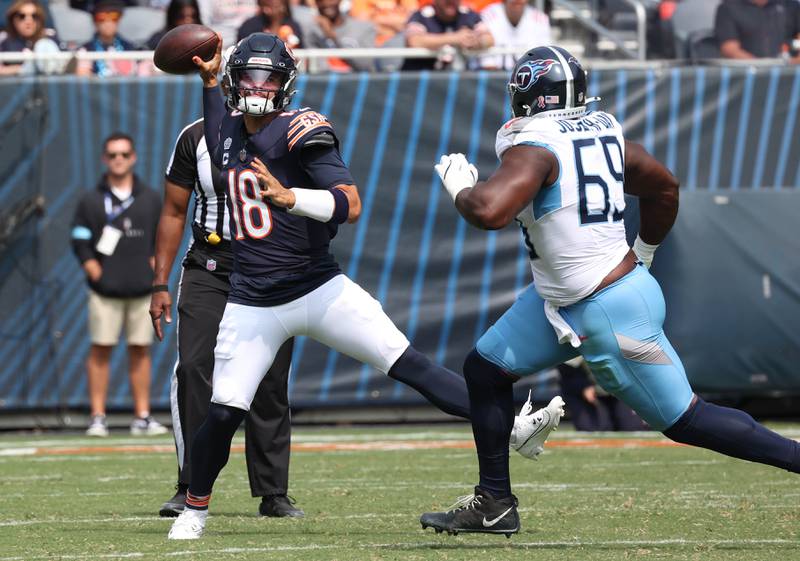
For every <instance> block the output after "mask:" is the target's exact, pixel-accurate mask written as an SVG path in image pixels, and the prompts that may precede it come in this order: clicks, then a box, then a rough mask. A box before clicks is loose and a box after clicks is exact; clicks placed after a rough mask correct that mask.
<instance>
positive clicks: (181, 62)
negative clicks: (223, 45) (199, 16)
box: [153, 23, 219, 74]
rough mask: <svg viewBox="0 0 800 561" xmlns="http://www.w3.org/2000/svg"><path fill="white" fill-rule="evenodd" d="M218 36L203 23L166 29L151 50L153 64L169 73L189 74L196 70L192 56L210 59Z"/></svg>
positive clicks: (215, 48)
mask: <svg viewBox="0 0 800 561" xmlns="http://www.w3.org/2000/svg"><path fill="white" fill-rule="evenodd" d="M218 41H219V37H217V34H216V33H215V32H214V30H213V29H211V28H208V27H206V26H205V25H198V24H196V23H187V24H185V25H179V26H178V27H176V28H174V29H171V30H170V31H168V32H167V33H166V34H165V35H164V36H163V37H162V38H161V40H160V41H159V42H158V45H156V50H155V52H153V62H154V63H155V65H156V66H157V67H158V68H160V69H161V70H163V71H164V72H167V73H169V74H191V73H192V72H196V71H197V66H196V65H195V63H193V62H192V57H194V56H199V57H200V58H202V59H203V60H211V58H213V56H214V53H215V52H216V50H217V42H218Z"/></svg>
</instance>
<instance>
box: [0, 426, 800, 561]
mask: <svg viewBox="0 0 800 561" xmlns="http://www.w3.org/2000/svg"><path fill="white" fill-rule="evenodd" d="M556 434H557V435H558V436H559V438H565V437H567V438H578V437H580V435H576V434H574V433H573V434H572V435H570V434H569V433H568V432H564V431H562V432H561V433H556ZM406 436H407V437H408V438H409V439H436V438H446V439H461V440H468V439H469V437H470V435H469V431H468V429H467V428H466V427H465V426H458V427H455V428H453V427H446V428H433V429H430V428H428V427H410V428H401V429H352V428H350V429H327V430H316V429H304V428H298V429H296V431H295V440H296V441H297V442H319V441H323V440H338V439H343V440H347V441H355V440H366V441H371V440H392V439H395V440H396V439H402V438H404V437H406ZM237 440H238V439H237ZM239 442H240V440H239ZM87 443H88V444H94V445H97V444H102V445H129V444H139V443H158V444H162V445H167V444H169V443H170V440H169V439H167V438H158V439H141V438H140V439H133V438H127V437H123V436H118V437H112V438H110V439H106V440H91V441H89V440H87V439H85V438H79V437H65V436H62V435H60V434H54V435H53V434H50V435H44V436H37V437H31V436H3V437H1V438H0V490H2V494H0V561H9V560H11V559H15V560H16V559H25V560H29V559H31V560H33V559H81V560H83V559H86V560H94V559H214V560H217V559H219V560H223V559H236V560H247V559H259V560H260V559H298V560H299V559H302V560H333V559H335V560H349V559H359V560H360V559H364V560H377V559H387V560H388V559H397V560H403V561H410V560H418V559H437V560H462V559H463V560H475V561H489V560H503V561H505V560H526V561H527V560H530V561H545V560H549V559H553V560H556V559H557V560H559V561H562V560H582V559H603V560H619V559H632V558H637V559H638V558H641V559H697V560H701V561H711V560H726V561H727V560H747V561H754V560H766V561H773V560H774V561H779V560H780V561H783V560H789V559H798V560H800V532H798V518H800V516H798V509H797V504H798V496H800V491H799V489H800V479H797V476H795V475H792V474H789V473H786V472H783V471H780V470H777V469H773V468H768V467H764V466H759V465H753V464H747V463H745V462H739V461H735V460H730V459H727V458H724V457H722V456H718V455H715V454H713V453H710V452H706V451H702V450H697V449H690V448H638V449H621V448H611V449H585V448H551V449H550V450H549V451H548V453H546V454H545V455H544V456H543V457H542V459H541V461H539V462H531V461H528V460H524V459H522V458H521V457H519V456H517V455H516V454H513V455H512V477H513V481H514V485H515V487H514V488H515V493H516V494H517V496H518V497H519V500H520V507H521V513H520V515H521V518H522V531H521V532H520V533H519V534H518V535H516V536H514V537H513V538H511V539H510V540H507V539H506V538H505V537H500V536H480V535H459V536H457V537H452V536H447V535H444V534H442V535H436V534H434V533H433V532H432V530H430V529H429V530H427V531H425V532H423V531H422V530H421V528H420V526H419V523H418V518H419V514H420V513H421V512H423V511H425V510H433V509H441V508H443V507H447V506H449V505H450V504H452V502H454V500H455V499H456V498H457V497H458V496H459V495H464V494H467V493H468V492H469V491H470V490H471V487H472V486H473V485H474V484H475V482H476V472H477V469H476V460H475V456H474V452H473V451H472V450H460V449H441V450H416V451H410V450H400V451H380V452H378V451H358V452H330V451H328V452H296V453H294V454H293V457H292V465H291V491H290V494H292V495H293V496H294V497H296V499H297V501H298V505H299V506H301V507H302V508H304V509H305V511H306V514H307V517H306V518H305V519H304V520H275V519H265V518H261V517H259V516H257V514H256V512H257V507H258V502H257V500H256V499H252V498H250V493H249V489H248V485H247V476H246V471H245V466H244V457H243V455H242V454H234V455H233V456H232V458H231V462H230V463H229V465H228V467H227V468H226V469H225V470H224V471H223V474H222V477H221V479H220V481H219V482H218V484H217V488H216V493H215V495H214V497H213V500H212V509H211V512H212V516H211V517H210V518H209V523H208V527H207V534H206V536H205V537H204V538H203V539H202V540H199V541H195V542H168V541H167V540H166V534H167V531H168V529H169V526H170V523H171V521H170V520H165V519H159V518H158V516H157V515H156V513H157V511H158V507H159V506H160V504H161V502H163V501H164V500H165V499H166V498H168V497H169V496H170V495H171V491H172V488H171V484H172V483H173V477H174V474H175V460H174V455H173V454H171V453H166V452H164V453H130V452H129V453H102V454H99V453H96V454H84V455H80V456H76V455H43V456H15V455H8V454H9V453H10V452H9V450H11V449H14V448H16V449H18V448H22V447H27V446H40V447H46V448H54V447H58V446H79V445H82V444H87Z"/></svg>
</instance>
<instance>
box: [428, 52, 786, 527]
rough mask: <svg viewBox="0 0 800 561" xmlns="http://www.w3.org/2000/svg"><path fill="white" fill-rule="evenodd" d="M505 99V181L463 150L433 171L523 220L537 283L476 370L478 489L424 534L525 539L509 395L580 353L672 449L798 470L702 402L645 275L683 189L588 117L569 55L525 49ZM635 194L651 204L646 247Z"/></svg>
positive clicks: (482, 213) (779, 450)
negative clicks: (511, 453)
mask: <svg viewBox="0 0 800 561" xmlns="http://www.w3.org/2000/svg"><path fill="white" fill-rule="evenodd" d="M508 89H509V92H510V94H511V106H512V111H513V114H514V117H515V118H514V119H512V120H511V121H509V122H508V123H506V124H505V125H504V126H503V127H502V128H501V129H500V131H499V132H498V134H497V155H498V158H499V159H500V167H499V168H498V169H497V170H496V171H495V172H494V173H493V174H492V176H491V177H490V178H489V179H487V180H486V181H481V182H479V181H477V179H478V173H477V170H476V169H475V167H474V166H473V165H472V164H470V163H469V162H468V161H467V160H466V158H465V157H464V155H463V154H450V155H449V156H442V159H441V161H440V162H439V164H438V165H437V166H436V169H437V171H438V173H439V176H440V177H441V179H442V182H443V184H444V186H445V188H446V189H447V191H448V193H449V194H450V195H451V196H452V198H453V200H454V202H455V206H456V208H457V209H458V211H459V213H461V215H462V216H463V217H464V218H465V219H466V220H467V221H468V222H469V223H470V224H472V225H473V226H476V227H478V228H482V229H486V230H494V229H498V228H502V227H504V226H506V225H507V224H509V223H510V222H511V221H512V220H516V221H517V222H518V223H519V225H520V227H521V229H522V235H523V238H524V241H525V244H526V245H527V247H528V250H529V253H530V257H531V268H532V270H533V279H534V283H533V284H532V285H530V286H529V287H528V288H527V289H526V290H525V291H524V292H523V293H522V294H521V295H520V297H519V299H518V300H517V301H516V302H515V303H514V304H513V305H512V306H511V308H510V309H509V310H507V311H506V313H505V314H504V315H503V316H502V317H501V318H500V319H499V320H498V321H497V323H495V324H494V325H493V326H492V327H490V328H489V330H488V331H487V332H486V333H485V334H484V335H483V336H482V337H481V338H480V340H479V341H478V343H477V344H476V346H475V348H474V349H473V350H472V351H471V352H470V353H469V355H468V356H467V358H466V361H465V363H464V376H465V378H466V380H467V386H468V390H469V399H470V412H471V421H472V428H473V434H474V436H475V443H476V447H477V452H478V463H479V467H480V482H479V484H478V486H477V487H476V488H475V492H474V494H473V495H471V496H468V497H465V498H464V499H462V500H460V501H459V502H458V503H456V505H454V506H453V507H451V508H450V509H449V510H448V511H447V512H434V513H426V514H423V515H422V517H421V519H420V522H421V523H422V527H423V529H424V528H426V527H428V526H430V527H433V528H434V529H435V530H436V531H437V532H441V531H446V532H448V533H451V534H456V533H458V532H486V533H498V534H506V535H507V536H510V535H511V534H513V533H516V532H517V531H519V515H518V514H517V508H516V507H517V499H516V497H514V495H512V494H511V482H510V479H509V472H508V445H507V441H508V435H509V433H510V432H511V426H512V423H513V420H514V412H513V401H512V385H513V383H514V382H515V381H516V380H518V379H519V378H520V377H521V376H525V375H527V374H531V373H533V372H537V371H540V370H543V369H545V368H549V367H552V366H555V365H557V364H559V363H561V362H564V361H566V360H569V359H571V358H574V357H575V356H577V355H578V354H581V355H583V357H584V359H585V360H586V362H587V363H588V365H589V366H590V368H591V370H592V372H593V374H594V376H595V378H596V379H597V382H598V383H599V384H600V385H601V386H602V387H603V388H604V389H605V390H606V391H608V392H609V393H611V394H612V395H614V396H616V397H617V398H619V399H621V400H622V401H623V402H625V403H626V404H627V405H629V406H630V407H631V408H632V409H633V410H634V411H636V412H637V413H638V414H639V416H641V417H642V418H643V419H644V420H645V421H647V423H648V424H650V426H651V427H653V428H654V429H656V430H659V431H661V432H663V433H664V434H665V435H666V436H667V437H669V438H671V439H672V440H675V441H677V442H682V443H685V444H691V445H695V446H701V447H704V448H708V449H711V450H715V451H717V452H720V453H723V454H727V455H729V456H734V457H737V458H742V459H746V460H750V461H754V462H760V463H764V464H769V465H773V466H776V467H780V468H783V469H786V470H789V471H792V472H795V473H797V472H800V444H798V443H797V442H795V441H793V440H790V439H787V438H784V437H782V436H780V435H778V434H776V433H774V432H772V431H770V430H768V429H766V428H765V427H763V426H762V425H760V424H758V423H756V422H755V421H754V420H753V418H752V417H750V415H748V414H746V413H744V412H742V411H738V410H736V409H730V408H725V407H719V406H716V405H713V404H710V403H706V402H705V401H703V400H702V399H700V398H699V397H698V396H696V395H695V394H694V393H693V392H692V389H691V387H690V386H689V382H688V380H687V379H686V374H685V373H684V370H683V366H682V364H681V361H680V359H679V358H678V356H677V354H676V353H675V351H674V350H673V348H672V346H671V345H670V343H669V341H668V340H667V338H666V336H665V335H664V331H663V323H664V314H665V306H664V298H663V295H662V293H661V288H660V287H659V285H658V283H657V282H656V280H655V279H654V278H653V277H652V276H651V275H650V273H649V272H648V267H649V266H650V263H651V262H652V259H653V253H654V251H655V250H656V248H657V247H658V245H659V244H660V243H661V242H662V241H663V240H664V238H665V237H666V235H667V233H668V232H669V230H670V228H671V227H672V224H673V223H674V221H675V217H676V216H677V213H678V181H677V180H676V179H675V177H673V176H672V174H671V173H670V172H669V170H667V169H666V168H665V167H664V166H663V165H661V164H660V163H659V162H658V161H657V160H655V159H654V158H653V157H652V156H650V155H649V154H648V153H647V152H646V151H645V150H644V149H643V148H642V147H641V146H640V145H638V144H636V143H634V142H630V141H626V140H625V138H624V137H623V135H622V127H621V126H620V124H619V123H618V122H617V120H616V119H615V118H614V117H613V116H612V115H609V114H608V113H604V112H601V111H597V112H587V111H586V103H587V102H588V101H593V100H587V98H586V74H585V72H584V70H583V68H581V66H580V64H579V63H578V61H577V60H576V59H575V58H574V57H572V56H570V54H569V53H568V52H567V51H565V50H564V49H562V48H559V47H539V48H535V49H531V50H530V51H528V52H527V53H526V54H525V56H523V57H522V58H521V59H520V60H519V61H518V62H517V64H516V66H515V68H514V70H513V71H512V74H511V79H510V83H509V84H508ZM625 193H627V194H630V195H635V196H637V197H638V198H639V211H640V215H641V217H640V218H641V228H640V231H639V236H638V237H637V238H636V241H635V243H634V246H633V249H631V248H629V247H628V244H627V242H626V238H625V225H624V220H623V214H624V210H625V199H624V195H625Z"/></svg>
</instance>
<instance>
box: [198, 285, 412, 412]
mask: <svg viewBox="0 0 800 561" xmlns="http://www.w3.org/2000/svg"><path fill="white" fill-rule="evenodd" d="M297 335H307V336H308V337H311V338H312V339H315V340H317V341H319V342H320V343H322V344H323V345H327V346H329V347H331V348H333V349H335V350H337V351H339V352H341V353H344V354H346V355H348V356H351V357H353V358H355V359H356V360H359V361H361V362H364V363H366V364H369V365H371V366H374V367H375V368H377V369H378V370H380V371H381V372H383V373H388V372H389V369H390V368H391V367H392V365H393V364H394V363H395V362H396V361H397V359H398V358H400V355H402V354H403V353H404V352H405V350H406V349H407V348H408V346H409V342H408V339H406V336H405V335H403V333H402V332H401V331H400V330H399V329H397V327H396V326H395V325H394V323H392V320H391V319H389V316H387V315H386V313H384V311H383V308H382V307H381V304H380V302H378V301H377V300H375V299H374V298H373V297H372V296H370V294H369V293H368V292H367V291H366V290H364V289H363V288H361V287H360V286H358V285H357V284H356V283H354V282H353V281H351V280H350V279H349V278H347V276H345V275H338V276H336V277H334V278H332V279H331V280H329V281H328V282H326V283H325V284H323V285H322V286H320V287H319V288H317V289H315V290H313V291H311V292H309V293H308V294H306V295H305V296H302V297H300V298H298V299H297V300H293V301H291V302H288V303H286V304H281V305H279V306H271V307H266V308H265V307H258V306H245V305H243V304H231V303H230V302H229V303H228V304H227V305H226V306H225V313H224V314H223V315H222V321H221V322H220V325H219V334H218V335H217V346H216V348H215V349H214V377H213V387H214V390H213V395H212V396H211V401H212V402H213V403H219V404H221V405H229V406H230V407H236V408H237V409H244V410H245V411H248V410H249V409H250V403H251V402H252V401H253V396H255V394H256V390H257V389H258V386H259V384H260V383H261V380H262V378H263V377H264V376H265V373H266V372H267V371H268V370H269V368H270V366H272V361H273V360H274V359H275V354H276V353H277V352H278V349H279V348H280V347H281V345H282V344H283V343H284V342H285V341H286V340H287V339H289V338H290V337H294V336H297Z"/></svg>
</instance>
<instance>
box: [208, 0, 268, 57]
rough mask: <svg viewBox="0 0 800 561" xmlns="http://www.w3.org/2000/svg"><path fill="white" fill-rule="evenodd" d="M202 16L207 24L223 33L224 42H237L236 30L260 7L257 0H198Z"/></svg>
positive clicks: (227, 44)
mask: <svg viewBox="0 0 800 561" xmlns="http://www.w3.org/2000/svg"><path fill="white" fill-rule="evenodd" d="M198 4H199V5H200V18H201V19H202V20H203V23H205V25H207V26H209V27H210V28H212V29H213V30H214V31H218V32H219V33H221V34H222V44H223V45H226V46H230V45H233V44H235V43H236V32H237V31H239V28H240V27H241V26H242V24H243V23H244V21H245V20H246V19H247V18H250V17H252V16H253V14H255V13H256V10H257V9H258V8H257V6H256V0H225V1H224V2H220V0H198Z"/></svg>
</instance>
